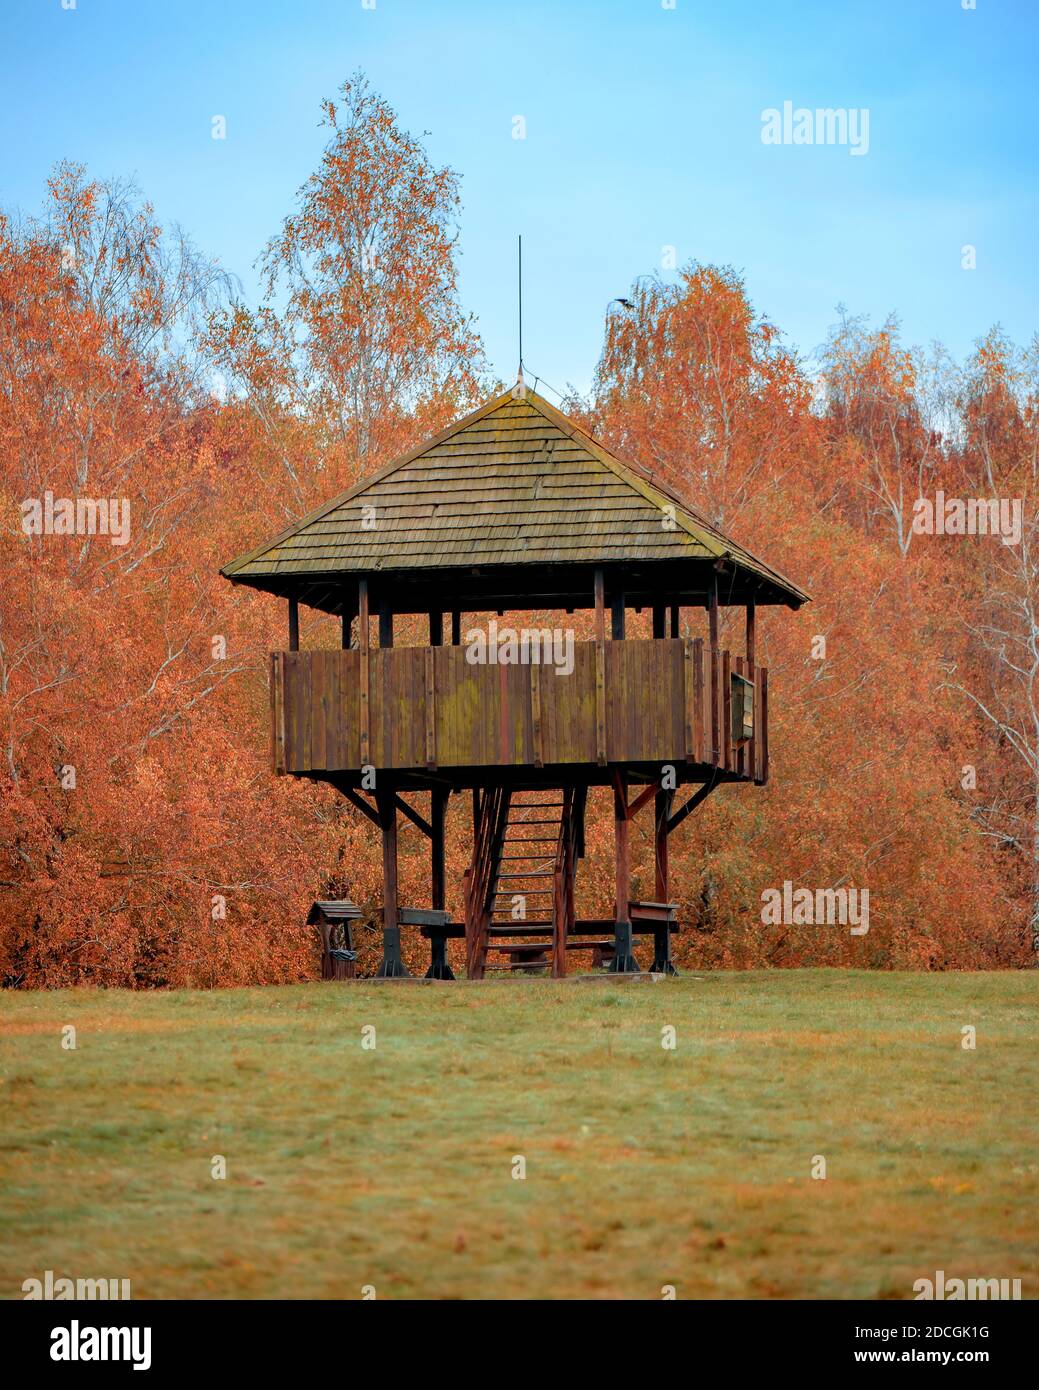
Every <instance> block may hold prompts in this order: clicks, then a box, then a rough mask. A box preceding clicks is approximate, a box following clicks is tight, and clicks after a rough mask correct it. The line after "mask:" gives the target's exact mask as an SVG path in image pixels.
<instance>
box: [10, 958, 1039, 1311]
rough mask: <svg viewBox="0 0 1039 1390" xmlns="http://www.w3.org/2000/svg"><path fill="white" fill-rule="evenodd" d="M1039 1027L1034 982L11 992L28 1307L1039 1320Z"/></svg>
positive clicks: (867, 978)
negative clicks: (89, 1283) (489, 1305)
mask: <svg viewBox="0 0 1039 1390" xmlns="http://www.w3.org/2000/svg"><path fill="white" fill-rule="evenodd" d="M1037 1004H1039V976H1037V975H1036V974H1034V973H1032V974H1024V973H1017V974H1013V973H1006V974H976V975H955V974H949V975H923V974H917V975H895V974H869V973H865V972H854V971H775V972H757V973H749V974H748V973H716V974H709V975H703V976H696V977H691V976H686V977H683V978H681V979H678V980H672V981H660V982H658V983H655V984H654V983H651V982H649V981H642V982H625V983H616V982H610V981H609V980H608V979H605V978H603V979H596V980H594V981H591V982H582V981H577V980H573V981H566V982H559V983H553V982H552V981H550V980H547V979H542V978H520V979H508V980H503V981H492V982H487V983H483V984H477V985H466V984H460V985H455V986H451V985H430V986H421V985H408V984H404V985H394V984H389V985H379V984H354V985H349V984H347V985H337V984H312V985H300V986H295V987H286V988H277V989H248V990H217V991H213V992H209V993H189V992H177V993H167V994H158V993H155V994H146V993H141V994H132V993H126V992H93V991H80V990H77V991H64V992H54V993H35V994H19V993H14V992H8V993H6V994H5V995H4V996H3V997H2V1000H0V1081H2V1087H0V1099H2V1116H3V1123H2V1130H0V1145H2V1147H0V1294H2V1296H4V1297H12V1298H19V1297H21V1296H22V1293H21V1285H22V1281H23V1280H24V1279H26V1278H29V1277H30V1276H36V1277H42V1276H43V1272H44V1271H45V1270H47V1269H51V1270H53V1271H54V1272H55V1275H56V1276H58V1275H66V1276H70V1277H76V1276H79V1277H83V1278H97V1277H106V1276H107V1277H110V1278H129V1279H130V1280H131V1283H132V1292H133V1296H134V1297H135V1298H174V1297H188V1298H242V1297H245V1298H272V1297H289V1298H296V1297H298V1298H359V1297H361V1293H362V1288H364V1286H366V1285H368V1286H374V1288H375V1290H376V1294H377V1297H378V1298H383V1299H393V1298H416V1297H418V1298H442V1297H450V1298H524V1297H533V1298H653V1299H656V1298H660V1297H661V1289H662V1287H663V1286H665V1285H673V1286H674V1287H675V1290H676V1295H677V1297H679V1298H698V1297H708V1298H732V1297H737V1298H739V1297H742V1298H762V1297H772V1298H791V1297H810V1298H814V1297H823V1298H851V1297H856V1298H910V1297H912V1296H913V1292H912V1285H913V1281H914V1280H915V1279H918V1278H920V1277H924V1276H929V1277H933V1276H934V1272H935V1271H936V1270H937V1269H943V1270H945V1272H946V1275H947V1276H948V1277H953V1276H958V1277H998V1278H1003V1277H1006V1278H1020V1279H1021V1280H1022V1289H1023V1294H1024V1296H1025V1297H1026V1298H1027V1297H1034V1296H1035V1294H1036V1291H1037V1289H1039V1203H1037V1202H1036V1188H1037V1179H1039V1146H1037V1143H1036V1137H1037V1136H1036V1110H1037V1096H1039V1047H1037V1039H1036V1016H1037V1015H1036V1006H1037ZM68 1024H71V1025H74V1027H75V1029H76V1032H77V1039H76V1041H77V1046H76V1049H75V1051H67V1050H63V1048H62V1045H61V1042H62V1028H63V1026H64V1025H68ZM965 1025H971V1026H973V1027H974V1028H976V1029H977V1046H976V1049H975V1050H973V1051H970V1050H965V1049H964V1048H963V1047H962V1046H961V1043H962V1034H961V1030H962V1029H963V1027H964V1026H965ZM368 1026H370V1027H373V1028H374V1029H375V1041H376V1046H375V1048H374V1049H373V1050H366V1049H364V1048H363V1047H362V1029H364V1028H365V1027H368ZM668 1026H670V1027H673V1028H674V1029H675V1030H676V1047H675V1048H674V1050H665V1049H664V1048H663V1047H662V1046H661V1041H662V1036H663V1034H662V1030H663V1029H665V1028H666V1027H668ZM218 1154H219V1155H223V1156H224V1157H225V1158H226V1162H227V1177H226V1179H225V1180H214V1178H213V1177H212V1176H211V1171H212V1168H211V1165H212V1160H213V1157H214V1155H218ZM517 1155H519V1156H522V1157H523V1158H524V1159H525V1162H526V1177H525V1178H523V1179H517V1178H515V1177H514V1176H513V1172H514V1158H515V1156H517ZM816 1155H821V1156H822V1157H823V1158H825V1161H826V1171H827V1176H826V1178H825V1180H818V1179H813V1178H812V1176H811V1171H812V1164H813V1158H814V1156H816Z"/></svg>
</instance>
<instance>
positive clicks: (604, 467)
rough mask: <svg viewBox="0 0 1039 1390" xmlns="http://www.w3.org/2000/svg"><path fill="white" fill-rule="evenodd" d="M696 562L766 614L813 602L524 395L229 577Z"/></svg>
mask: <svg viewBox="0 0 1039 1390" xmlns="http://www.w3.org/2000/svg"><path fill="white" fill-rule="evenodd" d="M372 509H374V510H372ZM689 561H694V562H698V564H697V565H696V568H697V570H701V569H702V568H703V566H704V564H705V563H707V564H714V565H716V566H717V567H718V568H719V569H723V570H724V569H725V568H726V567H730V573H732V574H734V575H736V574H739V577H740V579H741V581H742V582H741V586H740V587H741V588H742V589H744V590H748V586H750V587H751V588H753V590H754V591H755V592H757V593H758V595H759V597H760V599H761V600H762V601H764V602H772V603H776V602H779V603H788V604H790V605H791V606H793V607H798V606H799V605H800V604H801V603H802V602H804V601H805V599H806V598H807V595H806V594H804V593H803V592H802V591H801V590H800V589H798V588H797V587H796V586H795V585H793V584H792V583H790V581H789V580H787V579H785V578H784V577H783V576H782V575H781V574H779V573H778V572H777V571H775V570H773V569H771V568H770V567H769V566H767V565H765V564H764V563H763V562H762V561H760V560H758V559H757V558H755V557H754V556H753V555H751V554H750V553H749V552H748V551H746V550H744V549H743V548H742V547H741V546H738V545H736V544H735V543H734V542H733V541H731V540H729V539H727V538H726V537H725V536H723V535H722V534H721V532H719V531H718V530H717V529H715V528H714V527H713V526H711V525H710V524H709V523H708V522H707V521H706V520H704V518H702V517H700V516H698V515H697V514H696V513H695V512H694V511H693V509H692V508H691V507H690V506H689V505H688V503H686V502H685V501H684V500H683V499H681V498H679V497H678V496H677V495H676V494H674V493H673V492H671V491H670V490H669V489H667V488H666V487H664V486H662V485H661V484H660V483H659V482H658V481H656V480H654V479H652V477H651V475H649V474H648V473H647V472H646V471H645V470H643V469H641V468H640V467H639V466H638V465H634V464H630V463H625V462H622V461H621V460H620V459H618V458H616V457H614V455H612V454H611V453H609V452H608V451H607V450H606V449H604V448H603V447H602V446H601V445H600V444H598V443H597V442H596V441H595V440H594V439H592V438H591V437H590V436H589V435H587V434H585V433H584V432H583V431H582V430H581V429H579V428H578V426H577V425H575V424H574V423H573V421H571V420H569V419H568V418H567V417H566V416H565V415H563V414H562V413H561V412H560V411H558V410H556V409H555V407H554V406H552V405H550V404H549V402H548V401H546V400H544V399H543V398H542V397H541V396H539V395H537V394H536V393H535V392H534V391H532V390H530V388H529V387H524V388H523V389H522V394H519V393H518V392H517V391H516V390H510V391H507V392H505V393H503V394H502V395H500V396H497V397H495V398H494V399H493V400H490V401H488V402H487V403H486V404H485V405H483V406H481V407H480V409H479V410H476V411H474V412H473V413H472V414H471V415H468V416H466V417H465V418H464V419H462V420H459V421H457V422H456V423H455V424H453V425H451V426H450V427H449V428H448V429H446V430H444V431H442V432H441V433H440V434H439V435H437V436H435V437H434V438H433V439H430V440H428V441H426V442H425V443H423V444H421V445H419V446H418V447H417V448H416V449H413V450H412V451H411V452H410V453H408V454H405V455H404V456H403V457H402V458H399V459H396V460H395V461H394V462H393V463H390V464H389V465H387V467H385V468H383V469H382V470H381V471H380V472H378V473H375V474H373V475H372V476H371V477H368V478H364V479H362V480H361V481H360V482H359V483H357V484H355V485H354V486H353V487H351V488H350V489H349V490H348V491H346V492H344V493H342V494H341V495H340V496H338V497H336V498H334V499H333V500H332V501H330V502H327V503H325V504H324V505H323V506H321V507H319V508H317V510H316V511H313V512H311V513H310V515H309V516H306V517H304V518H303V519H302V520H301V521H299V522H297V523H296V524H295V525H293V526H290V527H289V528H288V529H287V530H285V531H283V532H282V533H281V535H279V536H275V537H274V539H273V540H270V541H267V542H266V543H265V544H263V545H261V546H258V547H257V548H256V549H255V550H252V551H250V552H249V553H248V554H246V555H242V556H240V557H239V558H238V559H236V560H233V561H232V562H231V563H230V564H228V565H226V566H224V568H223V569H222V570H221V574H223V575H224V576H225V577H226V578H228V579H230V580H232V581H233V582H235V583H242V584H249V585H253V586H255V587H257V588H262V589H268V590H270V591H272V592H277V593H288V592H290V591H292V590H294V589H296V588H298V587H300V584H301V583H304V582H305V584H306V586H307V588H308V589H309V590H310V591H311V592H312V593H317V592H318V590H319V588H320V582H321V581H333V583H334V581H335V580H336V578H338V581H339V584H340V586H341V584H342V580H343V578H345V577H347V576H350V577H352V578H357V577H359V576H362V575H366V576H369V577H373V578H374V577H376V576H382V577H383V578H384V580H385V581H386V582H389V580H390V577H391V576H396V577H397V578H399V579H400V580H402V581H405V582H406V581H409V580H410V581H414V580H416V579H419V578H420V577H421V575H422V574H427V575H428V576H429V578H430V579H434V578H435V574H432V575H430V574H429V572H430V571H433V572H438V571H440V572H446V571H448V570H457V569H459V567H463V566H464V567H469V568H470V572H476V571H480V572H482V573H487V572H489V571H493V570H495V569H497V568H499V567H510V568H511V567H513V566H531V565H534V566H566V567H572V566H582V567H583V566H586V565H592V564H594V565H606V566H614V565H622V566H630V565H632V564H635V565H637V566H638V567H639V569H640V571H641V572H645V570H646V567H647V566H653V567H656V566H657V565H658V564H659V563H661V562H663V564H664V566H665V567H666V569H667V570H668V571H669V572H670V571H673V570H675V563H674V562H679V563H680V565H681V567H682V568H686V567H688V562H689ZM667 562H672V563H670V564H668V563H667ZM293 581H295V582H293ZM325 588H326V590H328V585H327V584H326V585H325ZM748 591H749V590H748ZM308 601H310V600H308ZM318 606H321V607H327V608H329V609H330V610H332V611H334V610H335V608H336V606H337V605H336V604H334V603H331V602H328V601H327V600H326V601H325V602H320V601H319V602H318Z"/></svg>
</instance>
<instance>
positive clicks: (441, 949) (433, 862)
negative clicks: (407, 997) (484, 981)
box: [426, 787, 455, 980]
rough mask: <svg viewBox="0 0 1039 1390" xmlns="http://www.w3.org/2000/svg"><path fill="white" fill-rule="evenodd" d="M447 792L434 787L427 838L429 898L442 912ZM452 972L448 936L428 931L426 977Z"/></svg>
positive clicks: (450, 976) (436, 977)
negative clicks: (429, 830) (430, 832)
mask: <svg viewBox="0 0 1039 1390" xmlns="http://www.w3.org/2000/svg"><path fill="white" fill-rule="evenodd" d="M450 794H451V793H450V792H449V791H448V790H447V788H446V787H434V788H433V794H432V801H431V805H430V808H429V816H430V824H431V825H432V829H433V834H432V836H431V837H430V842H429V853H430V882H431V885H432V887H431V901H432V905H433V909H434V911H438V912H443V910H444V906H445V903H446V900H447V871H446V858H445V853H444V830H445V826H446V822H447V799H448V797H449V796H450ZM454 978H455V976H454V971H453V970H452V969H451V967H450V965H448V963H447V937H446V936H437V935H436V934H431V935H430V938H429V969H428V970H427V971H426V979H427V980H453V979H454Z"/></svg>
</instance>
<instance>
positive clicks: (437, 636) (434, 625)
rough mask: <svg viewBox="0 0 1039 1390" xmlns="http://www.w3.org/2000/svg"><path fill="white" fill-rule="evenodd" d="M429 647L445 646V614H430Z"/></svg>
mask: <svg viewBox="0 0 1039 1390" xmlns="http://www.w3.org/2000/svg"><path fill="white" fill-rule="evenodd" d="M429 645H430V646H431V647H442V646H443V645H444V615H443V613H430V615H429Z"/></svg>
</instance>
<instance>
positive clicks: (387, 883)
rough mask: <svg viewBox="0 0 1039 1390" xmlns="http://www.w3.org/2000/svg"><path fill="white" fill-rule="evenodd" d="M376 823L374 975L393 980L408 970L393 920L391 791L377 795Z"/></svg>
mask: <svg viewBox="0 0 1039 1390" xmlns="http://www.w3.org/2000/svg"><path fill="white" fill-rule="evenodd" d="M375 799H376V803H377V805H378V808H379V823H380V825H381V826H382V886H383V907H382V964H381V965H380V966H379V969H378V970H377V971H376V975H377V976H378V977H379V978H382V979H397V978H399V977H400V976H402V975H410V974H411V971H410V970H408V968H407V966H406V965H405V964H404V961H403V960H402V958H401V954H400V923H399V921H398V919H397V802H396V799H395V797H394V794H393V792H392V791H388V792H385V791H384V792H377V793H376V798H375Z"/></svg>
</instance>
